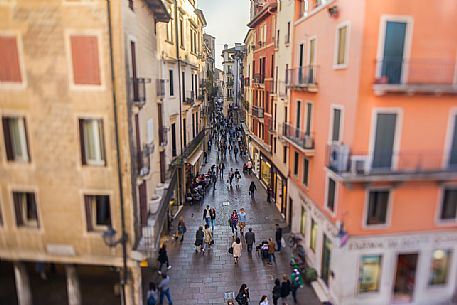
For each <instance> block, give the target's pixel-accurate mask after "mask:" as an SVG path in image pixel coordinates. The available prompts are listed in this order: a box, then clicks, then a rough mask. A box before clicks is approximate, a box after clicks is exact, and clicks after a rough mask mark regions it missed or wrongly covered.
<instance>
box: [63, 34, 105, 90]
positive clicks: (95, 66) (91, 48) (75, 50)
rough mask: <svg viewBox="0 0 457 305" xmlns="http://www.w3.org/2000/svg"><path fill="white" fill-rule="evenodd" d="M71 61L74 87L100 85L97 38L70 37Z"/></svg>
mask: <svg viewBox="0 0 457 305" xmlns="http://www.w3.org/2000/svg"><path fill="white" fill-rule="evenodd" d="M70 46H71V59H72V68H73V83H74V84H75V85H101V74H100V62H99V49H98V38H97V36H95V35H71V36H70Z"/></svg>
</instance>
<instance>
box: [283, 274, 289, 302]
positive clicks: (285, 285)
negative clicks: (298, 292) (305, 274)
mask: <svg viewBox="0 0 457 305" xmlns="http://www.w3.org/2000/svg"><path fill="white" fill-rule="evenodd" d="M290 290H291V286H290V281H289V278H288V277H287V275H285V274H284V275H283V277H282V283H281V299H282V301H283V302H285V301H286V299H287V297H288V296H289V294H290Z"/></svg>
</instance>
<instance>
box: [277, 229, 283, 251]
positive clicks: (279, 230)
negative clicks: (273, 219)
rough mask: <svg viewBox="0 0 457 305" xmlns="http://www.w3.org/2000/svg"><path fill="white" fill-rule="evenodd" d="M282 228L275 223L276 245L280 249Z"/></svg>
mask: <svg viewBox="0 0 457 305" xmlns="http://www.w3.org/2000/svg"><path fill="white" fill-rule="evenodd" d="M281 239H282V229H281V227H280V226H279V224H276V247H277V248H278V251H281Z"/></svg>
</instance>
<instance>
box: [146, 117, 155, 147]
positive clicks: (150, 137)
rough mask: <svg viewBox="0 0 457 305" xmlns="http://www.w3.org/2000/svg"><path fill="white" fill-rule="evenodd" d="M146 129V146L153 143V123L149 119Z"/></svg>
mask: <svg viewBox="0 0 457 305" xmlns="http://www.w3.org/2000/svg"><path fill="white" fill-rule="evenodd" d="M147 124H148V125H147V127H148V133H147V135H148V144H150V143H153V142H154V121H153V120H152V119H149V120H148V123H147Z"/></svg>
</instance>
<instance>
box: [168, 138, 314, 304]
mask: <svg viewBox="0 0 457 305" xmlns="http://www.w3.org/2000/svg"><path fill="white" fill-rule="evenodd" d="M219 160H223V161H224V163H225V171H224V176H223V178H220V176H219V177H218V179H217V182H216V186H215V189H213V186H210V187H209V188H208V190H207V193H206V195H205V196H204V200H202V201H201V203H196V204H192V205H189V204H186V205H185V206H184V207H183V209H182V210H181V212H180V214H179V218H181V217H183V219H184V222H185V224H186V233H185V235H184V239H183V241H182V242H180V239H179V238H178V239H177V240H175V239H173V235H174V234H175V233H176V232H177V231H178V228H177V225H178V219H176V220H175V221H174V222H173V227H172V228H171V230H170V234H171V235H170V237H169V239H168V242H167V243H166V245H167V251H168V256H169V264H170V266H171V268H170V269H169V270H168V272H167V273H168V275H169V277H170V290H171V295H172V300H173V304H183V305H184V304H218V305H219V304H226V301H224V294H225V293H226V292H230V291H233V292H235V295H236V294H237V293H238V290H239V288H240V286H241V285H242V284H246V285H247V287H248V288H249V291H250V304H251V303H252V304H258V303H259V300H260V298H261V296H262V295H267V296H268V297H269V299H270V302H271V300H272V298H271V295H272V288H273V286H274V282H275V279H276V278H278V279H280V280H282V277H283V275H286V276H287V277H288V278H289V275H290V274H291V272H292V268H291V267H290V265H289V261H290V258H291V254H290V249H289V247H286V248H283V249H282V250H281V251H280V252H279V251H276V253H275V257H276V263H274V262H273V263H272V264H269V262H268V259H262V257H261V256H260V253H259V252H258V251H256V248H255V245H257V244H259V243H260V242H262V241H268V239H269V238H271V239H272V240H273V241H274V240H275V232H276V224H279V226H280V227H281V228H282V230H283V232H284V234H285V236H284V237H286V236H287V234H286V232H287V227H286V224H285V222H284V220H283V218H282V216H281V215H280V213H279V212H278V211H277V209H276V207H275V205H274V203H268V202H267V193H266V190H265V188H264V187H263V186H262V185H261V184H260V182H259V180H258V179H257V178H256V177H255V175H254V173H252V174H249V173H245V174H244V173H243V171H242V170H243V164H244V163H245V162H246V159H239V158H238V160H237V161H235V158H234V155H233V150H232V153H229V152H227V157H226V159H219ZM218 162H219V161H218V157H217V150H216V147H215V145H213V146H212V149H211V151H209V152H208V158H207V163H206V164H205V165H204V166H203V168H202V169H201V171H200V172H201V173H206V172H207V171H208V169H210V168H211V166H212V165H217V164H218ZM231 169H233V171H235V170H236V169H238V170H239V171H240V172H241V173H242V174H241V179H240V182H239V188H238V187H236V183H235V181H233V183H232V187H230V186H229V183H228V173H229V172H230V170H231ZM251 182H254V183H255V185H256V191H255V194H254V199H251V196H250V194H249V186H250V184H251ZM207 206H209V207H210V208H214V209H215V211H216V219H215V225H214V231H213V239H214V245H212V246H211V248H210V249H207V250H206V251H205V252H197V251H196V246H195V235H196V232H197V230H198V229H199V227H200V226H202V227H203V226H204V225H205V220H204V217H203V215H204V210H205V209H206V208H207ZM241 209H244V210H245V212H246V214H247V215H246V227H245V232H248V229H249V228H252V232H254V234H255V241H256V242H255V245H254V247H253V250H252V254H249V253H248V251H247V246H246V242H245V239H244V237H243V235H241V234H240V232H239V231H240V230H239V228H238V230H237V232H235V237H234V235H233V234H232V230H231V227H230V225H229V219H230V215H231V213H232V212H233V210H236V211H237V212H239V211H240V210H241ZM210 229H211V226H210ZM236 236H238V237H241V238H240V239H241V243H242V250H241V256H240V258H239V262H238V263H237V264H235V262H234V258H233V256H232V255H231V254H230V253H229V252H228V250H229V248H230V246H231V245H232V243H233V241H234V238H236ZM297 299H298V303H297V304H306V305H317V304H320V302H319V301H318V299H317V297H316V296H315V294H314V292H313V291H312V289H311V288H310V287H308V286H304V287H302V288H299V289H298V292H297ZM285 300H287V303H286V304H294V302H293V298H292V295H291V294H290V295H289V296H288V298H287V299H285ZM164 304H166V302H164ZM270 304H272V303H270ZM278 304H283V302H282V301H281V299H280V300H279V302H278Z"/></svg>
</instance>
